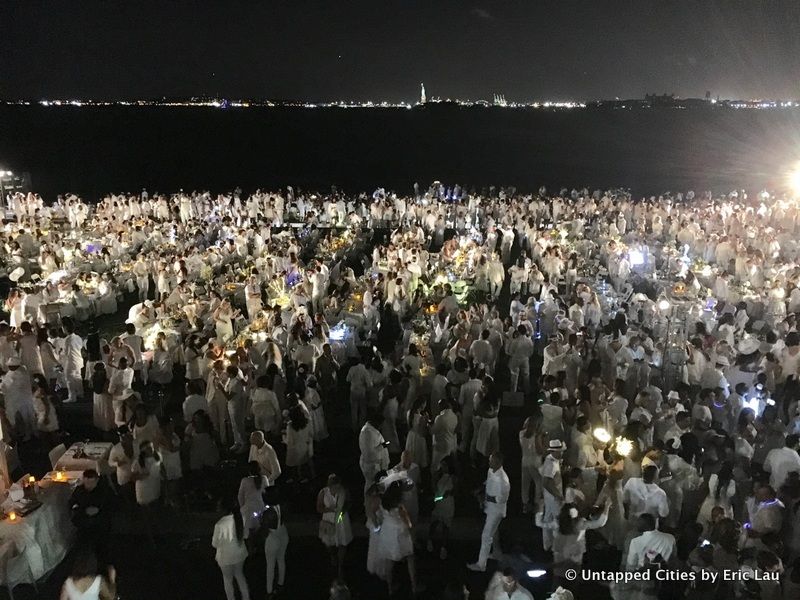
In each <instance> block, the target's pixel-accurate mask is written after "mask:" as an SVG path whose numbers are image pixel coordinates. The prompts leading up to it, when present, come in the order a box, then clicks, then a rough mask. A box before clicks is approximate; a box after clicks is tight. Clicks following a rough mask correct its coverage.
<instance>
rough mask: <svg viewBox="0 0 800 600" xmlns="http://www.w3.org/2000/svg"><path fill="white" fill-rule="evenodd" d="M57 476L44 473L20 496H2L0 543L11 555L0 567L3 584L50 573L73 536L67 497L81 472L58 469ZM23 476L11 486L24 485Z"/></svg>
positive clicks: (19, 582) (67, 550) (29, 579)
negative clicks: (6, 547) (17, 498)
mask: <svg viewBox="0 0 800 600" xmlns="http://www.w3.org/2000/svg"><path fill="white" fill-rule="evenodd" d="M60 473H61V475H60V476H59V478H57V477H56V475H55V473H54V472H51V473H48V474H47V475H45V477H44V478H43V479H42V480H41V481H38V482H36V483H35V484H30V485H32V490H35V491H33V493H29V494H26V496H25V497H24V498H21V499H19V500H16V501H15V500H12V498H11V496H9V497H8V498H6V500H5V501H4V502H3V504H2V508H3V511H2V519H1V520H0V542H2V543H3V544H4V545H7V546H10V547H12V550H13V554H12V556H11V557H9V559H8V563H7V566H6V568H5V569H2V570H0V580H2V583H3V585H11V586H14V585H19V584H22V583H33V582H35V581H37V580H39V579H41V578H42V577H44V576H46V575H47V574H49V573H51V572H52V571H53V570H54V569H55V568H56V567H57V566H58V564H59V563H60V562H61V561H62V560H64V557H65V556H66V555H67V552H69V549H70V548H71V546H72V543H73V541H74V539H75V527H74V526H73V525H72V521H71V519H70V507H69V499H70V496H71V495H72V490H73V489H74V488H75V487H76V486H77V485H78V484H79V483H80V480H81V476H82V472H79V471H61V472H60ZM27 477H28V476H26V477H24V478H23V479H21V480H20V481H19V482H17V484H16V485H15V486H14V487H16V488H17V489H19V488H22V487H24V485H25V484H26V483H27Z"/></svg>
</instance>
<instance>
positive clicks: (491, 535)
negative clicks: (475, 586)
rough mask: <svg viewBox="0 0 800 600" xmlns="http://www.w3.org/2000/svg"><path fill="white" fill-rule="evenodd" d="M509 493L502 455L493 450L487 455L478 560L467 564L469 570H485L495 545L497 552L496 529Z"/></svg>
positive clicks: (509, 488)
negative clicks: (487, 463)
mask: <svg viewBox="0 0 800 600" xmlns="http://www.w3.org/2000/svg"><path fill="white" fill-rule="evenodd" d="M510 493H511V484H510V483H509V481H508V475H506V472H505V471H504V470H503V455H502V454H500V453H499V452H493V453H492V454H491V455H490V456H489V471H488V473H487V474H486V488H485V495H484V506H483V512H484V513H485V514H486V521H485V522H484V525H483V533H482V534H481V549H480V552H479V553H478V562H476V563H472V564H469V565H467V568H468V569H469V570H471V571H480V572H483V571H485V570H486V561H488V560H489V553H490V552H491V551H492V547H493V546H494V547H495V553H496V554H497V553H498V550H499V544H497V540H496V539H495V538H496V537H497V530H498V528H499V527H500V521H502V520H503V518H504V517H505V516H506V505H507V503H508V496H509V494H510Z"/></svg>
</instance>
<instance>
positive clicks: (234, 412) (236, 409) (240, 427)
mask: <svg viewBox="0 0 800 600" xmlns="http://www.w3.org/2000/svg"><path fill="white" fill-rule="evenodd" d="M225 372H226V373H227V375H228V378H227V381H225V383H224V384H223V383H222V382H217V386H218V389H219V391H220V392H221V393H222V394H223V395H224V396H225V398H226V400H227V401H228V417H229V418H230V421H231V430H232V432H233V446H231V451H233V452H243V451H244V447H245V446H244V435H245V419H246V417H247V415H246V414H245V409H246V405H247V398H246V396H245V392H244V381H242V378H241V377H240V376H239V367H237V366H236V365H228V367H227V368H226V369H225Z"/></svg>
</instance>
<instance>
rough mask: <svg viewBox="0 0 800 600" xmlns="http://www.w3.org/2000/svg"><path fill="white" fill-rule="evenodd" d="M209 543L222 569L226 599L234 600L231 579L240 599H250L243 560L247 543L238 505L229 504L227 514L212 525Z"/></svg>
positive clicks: (245, 555)
mask: <svg viewBox="0 0 800 600" xmlns="http://www.w3.org/2000/svg"><path fill="white" fill-rule="evenodd" d="M211 545H212V546H213V547H214V548H215V549H216V551H217V552H216V556H215V558H216V560H217V564H218V565H219V568H220V571H222V583H223V585H224V586H225V597H226V598H227V600H235V599H236V593H235V591H234V585H233V581H234V579H235V580H236V583H237V584H238V586H239V593H240V594H241V596H242V600H250V588H248V586H247V579H246V578H245V576H244V561H245V559H246V558H247V545H246V544H245V537H244V523H243V522H242V514H241V512H240V510H239V507H238V506H231V507H230V508H229V510H228V514H227V515H225V516H224V517H222V518H221V519H220V520H219V521H217V523H216V525H214V534H213V535H212V537H211Z"/></svg>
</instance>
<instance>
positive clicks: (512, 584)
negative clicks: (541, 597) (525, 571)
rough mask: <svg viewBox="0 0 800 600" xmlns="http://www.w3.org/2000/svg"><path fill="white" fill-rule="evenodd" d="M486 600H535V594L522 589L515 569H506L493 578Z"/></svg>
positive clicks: (487, 590) (487, 589)
mask: <svg viewBox="0 0 800 600" xmlns="http://www.w3.org/2000/svg"><path fill="white" fill-rule="evenodd" d="M484 600H533V594H531V593H530V592H529V591H528V590H526V589H525V588H524V587H522V584H521V583H520V582H519V579H518V578H517V575H516V573H515V572H514V570H513V569H511V568H506V569H504V570H503V571H502V572H500V571H498V572H497V573H495V574H494V575H493V576H492V579H491V581H489V587H487V588H486V595H485V596H484Z"/></svg>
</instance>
